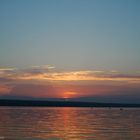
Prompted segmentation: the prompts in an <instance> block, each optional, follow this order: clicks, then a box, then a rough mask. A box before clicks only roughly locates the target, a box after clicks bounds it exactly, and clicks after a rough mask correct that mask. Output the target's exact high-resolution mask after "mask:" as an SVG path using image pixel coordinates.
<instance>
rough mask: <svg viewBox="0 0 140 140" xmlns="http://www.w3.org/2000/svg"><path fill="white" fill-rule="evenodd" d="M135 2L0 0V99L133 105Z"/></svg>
mask: <svg viewBox="0 0 140 140" xmlns="http://www.w3.org/2000/svg"><path fill="white" fill-rule="evenodd" d="M139 14H140V1H139V0H117V1H116V0H0V20H1V21H0V97H1V98H3V97H12V96H14V97H17V96H19V97H21V98H22V97H26V96H27V97H36V98H78V99H80V100H89V99H90V101H107V102H137V103H140V55H139V53H140V16H139Z"/></svg>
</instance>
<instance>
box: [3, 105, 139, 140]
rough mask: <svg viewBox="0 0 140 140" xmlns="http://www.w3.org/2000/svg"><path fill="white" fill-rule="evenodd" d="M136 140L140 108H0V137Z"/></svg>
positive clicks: (13, 139)
mask: <svg viewBox="0 0 140 140" xmlns="http://www.w3.org/2000/svg"><path fill="white" fill-rule="evenodd" d="M1 139H3V140H47V139H48V140H140V108H133V109H132V108H124V109H123V110H120V109H119V108H110V109H109V108H70V107H62V108H60V107H38V108H37V107H0V140H1Z"/></svg>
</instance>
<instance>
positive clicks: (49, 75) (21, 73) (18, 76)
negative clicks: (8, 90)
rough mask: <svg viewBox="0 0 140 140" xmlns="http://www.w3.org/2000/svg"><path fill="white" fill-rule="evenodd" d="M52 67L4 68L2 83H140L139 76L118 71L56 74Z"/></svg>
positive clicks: (0, 74)
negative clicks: (42, 81)
mask: <svg viewBox="0 0 140 140" xmlns="http://www.w3.org/2000/svg"><path fill="white" fill-rule="evenodd" d="M52 69H54V67H52V66H48V65H45V66H32V67H30V68H26V69H16V68H2V69H0V79H1V80H0V81H4V80H5V81H6V80H8V79H9V80H10V79H13V80H40V81H41V80H46V81H47V80H48V81H126V82H140V75H139V74H122V73H120V72H117V71H94V70H87V71H68V72H56V70H55V71H53V70H52Z"/></svg>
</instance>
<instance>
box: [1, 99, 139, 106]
mask: <svg viewBox="0 0 140 140" xmlns="http://www.w3.org/2000/svg"><path fill="white" fill-rule="evenodd" d="M0 106H23V107H24V106H25V107H28V106H29V107H140V104H123V103H96V102H76V101H39V100H7V99H0Z"/></svg>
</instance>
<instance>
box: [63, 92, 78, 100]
mask: <svg viewBox="0 0 140 140" xmlns="http://www.w3.org/2000/svg"><path fill="white" fill-rule="evenodd" d="M76 94H77V92H74V91H66V92H64V97H63V98H64V99H68V98H73V97H75V96H76Z"/></svg>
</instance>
